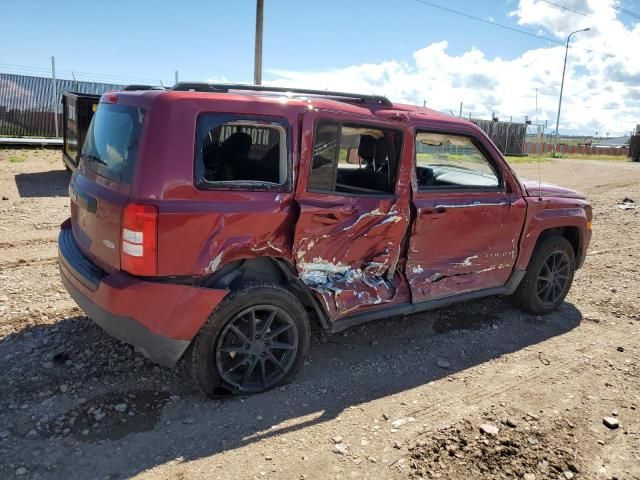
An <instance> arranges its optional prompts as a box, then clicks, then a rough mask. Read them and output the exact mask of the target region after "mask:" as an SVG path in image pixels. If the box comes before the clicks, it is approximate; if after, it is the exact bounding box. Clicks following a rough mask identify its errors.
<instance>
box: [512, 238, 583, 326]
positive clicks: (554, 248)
mask: <svg viewBox="0 0 640 480" xmlns="http://www.w3.org/2000/svg"><path fill="white" fill-rule="evenodd" d="M575 269H576V257H575V253H574V251H573V246H572V245H571V243H569V241H568V240H567V239H566V238H564V237H563V236H561V235H559V234H553V235H550V236H548V237H546V238H544V239H543V240H542V241H541V242H540V243H539V244H538V245H537V246H536V248H535V250H534V251H533V254H532V255H531V259H530V260H529V265H528V266H527V273H526V274H525V276H524V278H523V279H522V282H520V285H519V286H518V288H517V289H516V291H515V293H514V294H513V299H514V302H515V304H516V305H517V306H518V307H520V308H521V309H522V310H525V311H526V312H529V313H533V314H535V315H544V314H546V313H549V312H551V311H553V310H555V309H556V308H558V307H559V306H560V305H561V304H562V302H564V299H565V297H566V296H567V293H569V289H570V288H571V284H572V282H573V275H574V273H575Z"/></svg>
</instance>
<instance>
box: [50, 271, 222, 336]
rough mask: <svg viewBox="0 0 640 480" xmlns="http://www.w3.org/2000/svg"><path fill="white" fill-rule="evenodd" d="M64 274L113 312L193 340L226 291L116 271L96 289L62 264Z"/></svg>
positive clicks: (147, 326) (167, 332)
mask: <svg viewBox="0 0 640 480" xmlns="http://www.w3.org/2000/svg"><path fill="white" fill-rule="evenodd" d="M61 271H62V274H63V275H65V277H66V279H67V280H68V281H69V282H71V283H72V284H73V286H74V287H75V288H76V289H78V290H79V291H80V292H81V293H82V294H83V295H84V296H85V297H86V298H88V299H89V300H90V301H91V302H92V303H93V304H95V305H97V306H98V307H100V308H101V309H102V310H105V311H107V312H109V313H110V314H111V315H119V316H124V317H130V318H133V319H135V320H136V321H137V322H138V323H140V324H141V325H143V326H144V327H146V328H147V329H148V330H150V331H151V332H153V333H156V334H158V335H162V336H164V337H168V338H172V339H175V340H192V339H193V337H195V335H196V333H198V330H200V328H201V327H202V325H203V324H204V322H205V321H206V319H207V317H208V316H209V315H210V314H211V312H212V311H213V309H214V308H215V307H216V305H218V303H220V302H221V301H222V299H223V298H224V297H225V296H226V295H227V294H228V293H229V292H228V291H227V290H213V289H208V288H197V287H192V286H188V285H176V284H173V283H156V282H147V281H144V280H141V279H139V278H136V277H133V276H131V275H128V274H126V273H124V272H116V273H113V274H110V275H107V276H106V277H104V278H103V279H102V281H101V282H100V285H99V286H98V288H97V290H96V291H95V292H92V291H91V290H89V289H88V288H86V287H85V286H84V285H83V284H82V283H80V282H79V281H78V280H77V279H76V278H75V277H74V276H73V275H72V274H71V273H70V272H69V271H67V270H66V269H65V268H64V267H62V266H61Z"/></svg>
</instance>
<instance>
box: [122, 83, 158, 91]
mask: <svg viewBox="0 0 640 480" xmlns="http://www.w3.org/2000/svg"><path fill="white" fill-rule="evenodd" d="M122 90H124V91H126V92H130V91H134V90H164V88H163V87H158V86H154V85H138V84H133V85H127V86H126V87H124V88H123V89H122Z"/></svg>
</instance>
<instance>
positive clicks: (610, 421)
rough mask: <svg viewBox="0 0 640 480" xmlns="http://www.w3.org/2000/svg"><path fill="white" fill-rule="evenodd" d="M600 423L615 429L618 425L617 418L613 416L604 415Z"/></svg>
mask: <svg viewBox="0 0 640 480" xmlns="http://www.w3.org/2000/svg"><path fill="white" fill-rule="evenodd" d="M602 423H604V425H605V426H606V427H607V428H610V429H611V430H613V429H616V428H618V427H619V426H620V422H618V419H617V418H615V417H604V418H603V419H602Z"/></svg>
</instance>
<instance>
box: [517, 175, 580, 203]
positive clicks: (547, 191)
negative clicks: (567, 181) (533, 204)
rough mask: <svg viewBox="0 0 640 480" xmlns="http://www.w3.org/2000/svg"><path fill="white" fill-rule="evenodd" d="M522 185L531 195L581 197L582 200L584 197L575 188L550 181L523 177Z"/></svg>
mask: <svg viewBox="0 0 640 480" xmlns="http://www.w3.org/2000/svg"><path fill="white" fill-rule="evenodd" d="M522 185H523V186H524V188H525V191H526V194H527V195H530V196H532V197H556V198H581V199H583V200H584V198H585V197H584V195H582V194H581V193H578V192H576V191H575V190H571V189H569V188H564V187H559V186H558V185H553V184H552V183H543V182H537V181H535V180H525V179H523V180H522Z"/></svg>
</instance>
